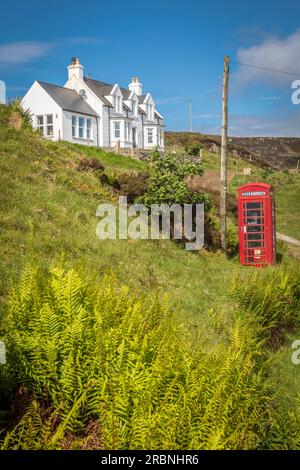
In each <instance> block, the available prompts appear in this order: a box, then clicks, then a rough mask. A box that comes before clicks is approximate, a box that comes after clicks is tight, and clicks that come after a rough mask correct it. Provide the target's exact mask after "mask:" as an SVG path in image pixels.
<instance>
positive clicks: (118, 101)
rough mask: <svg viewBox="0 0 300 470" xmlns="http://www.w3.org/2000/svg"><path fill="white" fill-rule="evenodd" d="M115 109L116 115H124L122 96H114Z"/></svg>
mask: <svg viewBox="0 0 300 470" xmlns="http://www.w3.org/2000/svg"><path fill="white" fill-rule="evenodd" d="M114 108H115V111H116V113H118V114H121V113H122V98H121V96H118V95H115V96H114Z"/></svg>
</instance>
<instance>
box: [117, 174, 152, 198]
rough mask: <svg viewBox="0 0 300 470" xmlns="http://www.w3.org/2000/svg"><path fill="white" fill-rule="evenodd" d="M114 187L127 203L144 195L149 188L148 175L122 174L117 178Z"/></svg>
mask: <svg viewBox="0 0 300 470" xmlns="http://www.w3.org/2000/svg"><path fill="white" fill-rule="evenodd" d="M115 187H116V188H117V189H119V191H120V193H121V195H122V196H127V198H128V202H130V203H131V202H134V200H135V199H136V198H137V197H139V196H142V195H143V194H145V192H146V191H147V190H148V187H149V174H148V173H144V172H136V171H132V172H124V173H122V174H121V175H119V176H118V178H117V180H116V184H115Z"/></svg>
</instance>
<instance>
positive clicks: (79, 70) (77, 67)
mask: <svg viewBox="0 0 300 470" xmlns="http://www.w3.org/2000/svg"><path fill="white" fill-rule="evenodd" d="M68 75H69V77H68V78H69V80H70V78H71V77H72V75H75V77H77V78H79V80H83V67H82V65H81V64H80V63H79V59H78V58H76V59H75V57H72V60H71V64H70V65H68Z"/></svg>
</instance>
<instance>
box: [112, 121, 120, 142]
mask: <svg viewBox="0 0 300 470" xmlns="http://www.w3.org/2000/svg"><path fill="white" fill-rule="evenodd" d="M114 137H115V139H120V137H121V126H120V122H119V121H115V122H114Z"/></svg>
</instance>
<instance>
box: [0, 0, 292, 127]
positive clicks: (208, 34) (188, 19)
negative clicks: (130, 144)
mask: <svg viewBox="0 0 300 470" xmlns="http://www.w3.org/2000/svg"><path fill="white" fill-rule="evenodd" d="M226 5H227V7H226V10H225V2H224V1H219V0H218V1H194V0H184V1H183V0H182V1H178V0H173V1H171V0H160V1H157V0H152V1H147V2H143V1H141V0H138V1H136V0H130V1H129V2H126V1H124V0H123V1H119V0H114V1H111V2H109V1H107V0H105V1H102V0H100V1H95V0H89V1H88V2H82V1H80V2H79V1H77V0H73V1H69V0H65V1H62V0H60V1H58V0H52V1H51V0H48V2H41V1H40V0H39V1H34V0H27V1H26V2H24V1H18V0H17V1H14V2H5V3H3V2H2V4H1V11H0V80H4V81H5V82H6V86H7V94H8V97H14V96H22V95H23V94H25V92H26V90H27V89H28V88H29V87H30V85H31V84H32V82H33V81H34V80H35V79H39V80H44V81H48V82H50V83H55V84H59V85H63V84H64V83H65V81H66V78H67V65H68V64H69V62H70V59H71V57H73V56H75V57H79V58H80V61H81V63H82V64H83V66H84V70H85V73H89V74H90V76H91V77H92V78H95V79H99V80H102V81H107V82H112V83H119V84H120V85H122V86H127V85H128V83H129V81H130V79H131V77H132V76H135V75H137V76H139V77H140V79H141V81H142V83H143V91H148V90H149V91H151V93H152V94H153V96H154V99H155V100H156V101H157V107H158V109H159V110H160V111H161V112H162V113H163V114H164V116H165V121H166V129H168V130H187V129H188V126H189V120H188V99H189V98H191V99H192V102H193V128H194V130H195V131H199V132H210V133H219V131H220V110H221V80H222V68H223V56H224V55H225V54H227V55H229V56H230V58H231V60H232V61H235V62H244V63H250V64H255V65H261V66H266V67H269V68H274V69H279V70H287V71H291V72H294V73H299V77H297V76H296V75H294V76H293V75H287V74H279V73H272V72H266V71H262V70H260V69H252V68H248V67H242V66H239V65H236V64H232V65H231V76H230V106H229V110H230V121H229V122H230V134H231V135H285V136H289V135H290V136H300V105H298V106H296V105H293V104H292V102H291V92H292V90H291V83H292V81H293V80H295V79H297V78H298V79H300V2H299V1H291V0H287V1H285V2H282V1H272V2H262V1H261V0H260V1H257V0H252V1H248V2H245V1H242V0H239V1H230V0H229V1H228V2H227V3H226Z"/></svg>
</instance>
